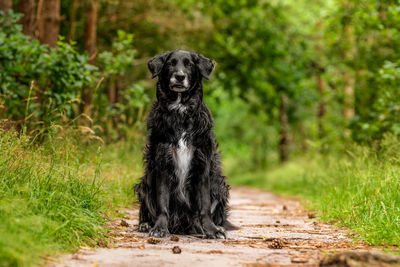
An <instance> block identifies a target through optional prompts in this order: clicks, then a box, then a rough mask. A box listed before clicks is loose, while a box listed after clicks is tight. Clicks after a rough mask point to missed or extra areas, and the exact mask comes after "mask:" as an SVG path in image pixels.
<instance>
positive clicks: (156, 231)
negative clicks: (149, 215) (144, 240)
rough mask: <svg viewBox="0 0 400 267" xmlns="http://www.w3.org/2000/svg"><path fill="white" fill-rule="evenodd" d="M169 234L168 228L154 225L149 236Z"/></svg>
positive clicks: (160, 236) (159, 236)
mask: <svg viewBox="0 0 400 267" xmlns="http://www.w3.org/2000/svg"><path fill="white" fill-rule="evenodd" d="M168 234H169V232H168V229H164V228H161V227H157V226H154V227H153V228H152V229H150V232H149V236H154V237H158V238H162V237H166V236H167V235H168Z"/></svg>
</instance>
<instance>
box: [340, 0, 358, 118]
mask: <svg viewBox="0 0 400 267" xmlns="http://www.w3.org/2000/svg"><path fill="white" fill-rule="evenodd" d="M342 4H343V8H344V10H346V11H347V13H349V14H348V15H346V16H345V17H344V19H343V31H344V38H343V40H344V46H345V49H344V55H343V56H344V61H345V63H346V64H349V63H350V62H352V61H353V59H354V54H355V39H354V29H353V25H352V20H351V12H350V11H351V10H352V9H353V6H352V3H351V2H350V1H349V0H342ZM354 85H355V79H354V73H353V70H352V68H347V69H346V70H344V74H343V97H344V99H343V116H344V117H345V119H350V118H352V117H353V116H354Z"/></svg>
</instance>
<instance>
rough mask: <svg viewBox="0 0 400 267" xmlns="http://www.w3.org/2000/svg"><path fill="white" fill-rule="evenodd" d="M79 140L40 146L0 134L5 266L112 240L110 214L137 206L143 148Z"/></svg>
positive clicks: (0, 253)
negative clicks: (135, 194) (108, 237)
mask: <svg viewBox="0 0 400 267" xmlns="http://www.w3.org/2000/svg"><path fill="white" fill-rule="evenodd" d="M53 134H54V133H53ZM72 134H73V136H76V133H72ZM54 136H57V135H54ZM74 140H75V139H71V138H65V139H61V138H51V136H50V138H49V139H48V140H47V141H46V142H45V143H44V144H42V145H41V146H39V147H37V146H33V145H32V144H31V141H30V139H29V138H28V137H27V136H24V135H23V136H19V137H18V136H17V134H16V133H14V132H12V131H9V132H4V131H0V154H1V155H2V156H1V159H0V236H1V237H2V238H1V239H0V263H1V264H0V265H1V266H31V265H35V264H36V263H38V261H39V256H40V255H44V254H46V255H48V254H52V253H55V252H58V251H70V250H71V249H77V248H78V247H79V246H81V245H86V246H96V245H97V243H98V242H100V241H101V240H103V241H101V242H104V241H105V242H106V240H105V239H104V234H105V231H106V230H105V229H104V227H103V223H104V222H106V220H107V218H106V217H105V216H104V215H105V214H110V213H112V212H113V210H114V209H115V208H116V207H118V206H120V205H124V206H126V205H128V204H130V203H132V198H133V196H132V194H133V192H132V186H133V183H134V182H135V178H137V177H138V175H139V174H138V172H139V171H140V169H141V168H140V166H141V164H140V161H139V158H138V157H132V155H135V154H137V152H138V148H139V147H138V146H136V145H126V144H119V145H118V146H117V145H114V146H110V147H104V148H101V147H99V146H98V145H96V144H95V143H94V144H92V145H90V146H87V147H84V146H83V145H82V144H80V143H77V142H75V141H74ZM103 151H104V152H103ZM103 153H104V155H105V156H102V154H103ZM122 155H125V156H124V158H126V159H129V161H128V160H125V161H123V156H122ZM132 166H133V167H134V169H132Z"/></svg>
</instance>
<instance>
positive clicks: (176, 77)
mask: <svg viewBox="0 0 400 267" xmlns="http://www.w3.org/2000/svg"><path fill="white" fill-rule="evenodd" d="M185 78H186V76H185V75H184V74H175V79H176V80H177V81H178V82H182V81H183V80H184V79H185Z"/></svg>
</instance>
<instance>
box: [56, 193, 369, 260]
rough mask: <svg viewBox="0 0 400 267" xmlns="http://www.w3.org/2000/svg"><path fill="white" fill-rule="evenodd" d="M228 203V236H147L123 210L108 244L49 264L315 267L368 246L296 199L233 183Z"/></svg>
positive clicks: (131, 213)
mask: <svg viewBox="0 0 400 267" xmlns="http://www.w3.org/2000/svg"><path fill="white" fill-rule="evenodd" d="M230 203H231V208H232V210H231V221H232V222H233V223H234V224H236V225H238V226H240V227H241V229H240V230H237V231H230V232H228V239H227V240H206V239H201V238H199V237H195V236H173V237H172V238H171V236H170V237H168V238H165V239H150V240H149V238H148V236H147V234H143V233H139V232H137V231H136V227H137V223H138V222H137V217H138V211H137V209H132V210H126V211H124V213H125V214H128V216H127V217H126V218H125V219H124V220H123V221H122V220H121V219H116V220H115V221H113V222H112V223H111V225H110V227H111V228H112V229H113V230H112V232H111V237H110V242H109V244H108V247H107V248H97V249H91V248H82V249H81V250H80V251H78V252H77V253H75V254H71V255H65V256H63V257H61V258H60V259H58V260H57V262H56V263H52V264H50V265H51V266H190V267H195V266H206V267H207V266H208V267H211V266H298V265H302V266H316V265H318V264H319V263H320V261H321V259H322V258H323V257H325V256H326V255H327V254H329V253H331V254H332V253H333V252H340V251H349V250H352V251H369V250H370V248H368V247H366V246H365V245H363V244H361V243H357V242H353V241H352V240H351V239H350V238H349V237H348V236H347V235H346V231H345V230H344V229H339V228H337V227H333V226H330V225H326V224H321V223H319V222H317V220H316V219H315V218H314V217H315V216H314V214H313V213H310V212H307V211H304V210H303V209H302V208H301V206H300V203H299V201H298V200H296V199H291V198H283V197H278V196H275V195H273V194H271V193H269V192H264V191H260V190H256V189H250V188H244V187H235V188H233V189H232V191H231V200H230ZM121 222H122V225H121ZM126 223H127V224H126ZM177 239H179V240H177ZM173 240H175V241H173ZM176 240H177V241H176ZM156 242H158V243H156ZM152 243H156V244H152ZM174 247H175V249H174ZM173 251H175V253H176V254H175V253H174V252H173ZM179 252H180V253H179ZM343 266H348V265H343ZM349 266H350V265H349Z"/></svg>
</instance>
